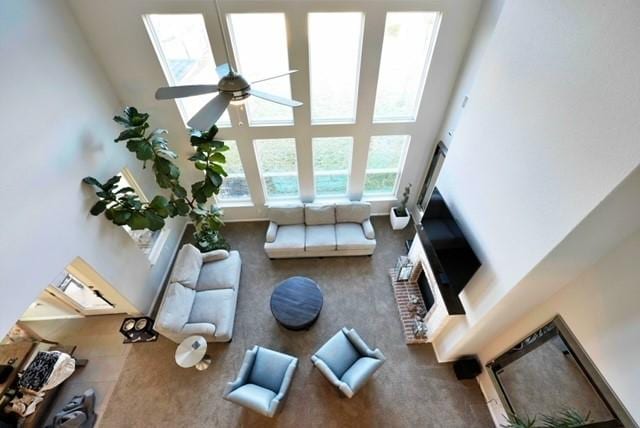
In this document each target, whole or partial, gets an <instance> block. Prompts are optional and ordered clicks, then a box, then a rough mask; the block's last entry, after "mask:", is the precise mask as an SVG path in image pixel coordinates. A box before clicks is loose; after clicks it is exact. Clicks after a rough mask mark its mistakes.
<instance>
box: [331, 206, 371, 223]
mask: <svg viewBox="0 0 640 428" xmlns="http://www.w3.org/2000/svg"><path fill="white" fill-rule="evenodd" d="M370 215H371V204H369V203H368V202H342V203H337V204H336V223H362V222H363V221H365V220H366V219H368V218H369V216H370Z"/></svg>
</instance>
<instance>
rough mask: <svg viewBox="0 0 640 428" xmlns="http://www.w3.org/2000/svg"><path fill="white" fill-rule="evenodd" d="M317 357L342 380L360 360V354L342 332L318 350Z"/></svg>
mask: <svg viewBox="0 0 640 428" xmlns="http://www.w3.org/2000/svg"><path fill="white" fill-rule="evenodd" d="M315 357H317V358H319V359H320V360H322V361H324V363H325V364H326V365H327V367H329V369H331V371H332V372H333V373H334V374H335V375H336V377H338V378H341V377H342V375H343V374H344V373H345V372H346V371H347V370H348V369H349V367H351V366H352V365H353V364H354V363H355V362H356V361H357V360H358V358H360V354H359V353H358V351H357V350H356V348H354V346H353V345H352V344H351V342H350V341H349V339H348V338H347V336H345V335H344V333H343V332H342V330H341V331H339V332H337V333H336V334H335V335H334V336H333V337H332V338H331V339H329V341H328V342H327V343H325V344H324V345H322V347H321V348H320V349H318V351H317V352H316V353H315Z"/></svg>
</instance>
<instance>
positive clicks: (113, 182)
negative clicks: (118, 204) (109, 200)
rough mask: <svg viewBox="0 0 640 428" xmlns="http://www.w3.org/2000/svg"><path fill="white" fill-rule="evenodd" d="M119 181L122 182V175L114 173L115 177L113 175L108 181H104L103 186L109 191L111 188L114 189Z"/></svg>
mask: <svg viewBox="0 0 640 428" xmlns="http://www.w3.org/2000/svg"><path fill="white" fill-rule="evenodd" d="M118 182H120V176H119V175H114V176H113V177H111V178H110V179H108V180H107V182H106V183H104V185H103V186H102V188H103V189H104V190H105V191H109V190H111V189H113V187H114V186H115V185H116V184H118Z"/></svg>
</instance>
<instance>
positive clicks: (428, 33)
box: [373, 12, 439, 122]
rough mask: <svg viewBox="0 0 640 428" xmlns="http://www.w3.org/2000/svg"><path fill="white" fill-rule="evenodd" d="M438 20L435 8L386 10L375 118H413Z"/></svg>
mask: <svg viewBox="0 0 640 428" xmlns="http://www.w3.org/2000/svg"><path fill="white" fill-rule="evenodd" d="M438 21H439V13H437V12H389V13H387V19H386V23H385V28H384V42H383V44H382V57H381V59H380V69H379V73H378V87H377V93H376V102H375V109H374V114H373V121H374V122H409V121H414V120H416V116H417V114H418V107H419V105H420V99H421V97H422V91H423V89H424V83H425V80H426V77H427V72H428V68H429V61H430V59H431V52H432V50H433V49H432V48H433V42H434V41H435V33H436V31H437V27H438V25H437V24H438Z"/></svg>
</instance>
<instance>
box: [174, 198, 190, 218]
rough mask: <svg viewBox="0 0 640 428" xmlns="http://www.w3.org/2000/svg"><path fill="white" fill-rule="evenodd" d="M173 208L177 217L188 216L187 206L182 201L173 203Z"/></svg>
mask: <svg viewBox="0 0 640 428" xmlns="http://www.w3.org/2000/svg"><path fill="white" fill-rule="evenodd" d="M173 206H174V207H175V209H176V212H177V213H178V215H187V214H189V210H190V207H189V204H187V202H186V201H185V200H184V199H176V200H174V201H173Z"/></svg>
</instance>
